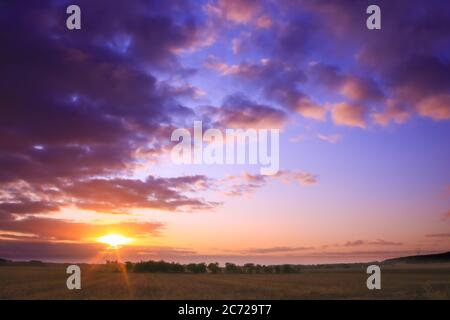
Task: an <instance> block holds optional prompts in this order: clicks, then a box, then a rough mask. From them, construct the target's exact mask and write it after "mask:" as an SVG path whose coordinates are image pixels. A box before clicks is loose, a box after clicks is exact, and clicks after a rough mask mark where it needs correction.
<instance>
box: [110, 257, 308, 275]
mask: <svg viewBox="0 0 450 320" xmlns="http://www.w3.org/2000/svg"><path fill="white" fill-rule="evenodd" d="M107 264H110V265H114V264H115V265H117V268H116V271H120V269H121V268H120V267H122V266H120V263H119V262H117V261H107ZM124 267H125V268H126V270H127V271H128V272H137V273H138V272H162V273H233V274H239V273H243V274H254V273H255V274H257V273H274V274H277V273H278V274H283V273H299V272H300V266H298V265H292V264H281V265H260V264H254V263H246V264H244V265H237V264H235V263H231V262H227V263H225V265H224V266H220V265H219V263H218V262H214V263H209V264H206V263H204V262H202V263H189V264H180V263H176V262H166V261H163V260H160V261H153V260H149V261H140V262H130V261H127V262H125V264H124Z"/></svg>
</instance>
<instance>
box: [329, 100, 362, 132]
mask: <svg viewBox="0 0 450 320" xmlns="http://www.w3.org/2000/svg"><path fill="white" fill-rule="evenodd" d="M331 114H332V118H333V122H334V123H335V124H338V125H344V126H349V127H359V128H365V127H366V122H365V114H366V110H365V108H364V107H363V106H361V105H353V104H349V103H346V102H342V103H337V104H335V105H334V107H333V109H332V112H331Z"/></svg>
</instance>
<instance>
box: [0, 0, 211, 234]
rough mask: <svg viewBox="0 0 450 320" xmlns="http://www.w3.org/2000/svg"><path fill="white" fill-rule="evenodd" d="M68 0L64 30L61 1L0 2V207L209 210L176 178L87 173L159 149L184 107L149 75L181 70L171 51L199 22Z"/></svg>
mask: <svg viewBox="0 0 450 320" xmlns="http://www.w3.org/2000/svg"><path fill="white" fill-rule="evenodd" d="M77 4H78V5H79V6H80V7H81V8H82V29H81V30H79V31H69V30H67V29H66V24H65V19H66V18H67V14H66V6H67V2H66V1H45V2H29V1H10V2H6V3H2V4H1V10H0V38H1V42H2V49H1V50H0V64H1V70H2V71H1V76H0V136H1V138H0V187H1V188H2V189H3V190H5V193H4V194H3V195H1V198H0V201H1V204H0V210H1V212H2V214H25V213H27V214H33V213H45V211H47V212H51V211H55V210H57V209H58V208H59V207H62V206H64V205H66V204H69V205H75V206H78V207H82V208H90V209H100V208H102V209H105V210H111V211H117V210H122V209H125V208H129V207H131V206H142V207H145V208H158V209H167V210H177V209H179V208H182V207H183V208H186V207H191V208H204V207H208V208H210V205H212V203H206V202H204V201H202V200H200V199H197V198H192V199H191V198H190V197H188V196H185V195H184V194H183V192H184V191H186V183H185V182H184V181H183V180H182V179H181V178H180V179H163V178H153V177H149V178H148V179H147V180H146V181H140V180H127V179H116V180H102V179H99V178H96V179H92V178H93V177H99V176H112V175H114V176H116V175H117V174H120V173H126V172H128V170H130V169H132V168H133V165H134V164H135V162H136V160H142V156H153V157H154V156H156V155H158V153H161V152H162V151H163V150H164V148H165V145H167V144H168V143H169V141H168V139H169V137H170V134H169V133H168V132H170V131H171V129H172V128H173V127H174V126H176V125H177V123H180V121H182V120H180V119H187V117H189V116H192V115H194V113H193V111H192V110H191V109H189V108H188V107H185V106H183V105H181V104H180V103H179V102H178V101H177V97H178V96H181V95H186V94H189V92H186V90H182V91H180V90H179V88H178V89H177V88H172V87H171V86H170V85H169V84H167V83H165V82H163V81H159V80H158V79H157V78H156V77H155V76H154V75H153V74H152V73H155V72H156V70H157V71H158V72H160V73H161V72H166V73H168V74H170V73H172V72H178V71H180V72H181V73H183V72H184V70H182V69H181V67H180V65H179V64H178V62H177V56H176V52H178V51H180V50H184V49H191V48H193V47H194V46H196V44H197V41H198V32H197V31H198V29H199V25H198V24H197V22H196V21H195V19H193V17H192V16H190V11H191V10H189V9H188V8H189V4H187V3H186V2H185V1H164V2H162V1H141V0H135V1H114V2H110V1H96V2H95V3H94V2H92V1H78V2H77ZM138 157H141V158H140V159H137V158H138ZM183 179H188V180H189V179H190V180H189V181H191V182H193V183H195V181H192V179H193V178H192V177H186V178H183ZM19 185H20V186H19ZM24 185H26V187H24ZM83 190H89V192H83ZM105 196H107V197H108V198H103V199H102V198H101V197H105ZM11 198H12V199H11ZM32 199H33V200H32ZM105 199H108V204H106V203H105V201H106V200H105ZM0 227H1V226H0Z"/></svg>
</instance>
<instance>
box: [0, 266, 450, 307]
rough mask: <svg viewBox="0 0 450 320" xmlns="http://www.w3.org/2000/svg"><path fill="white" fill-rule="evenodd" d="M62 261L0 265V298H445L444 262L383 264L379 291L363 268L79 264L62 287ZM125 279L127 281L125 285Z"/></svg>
mask: <svg viewBox="0 0 450 320" xmlns="http://www.w3.org/2000/svg"><path fill="white" fill-rule="evenodd" d="M66 277H67V275H66V273H65V268H64V267H63V266H62V265H55V266H47V267H16V266H15V267H0V299H392V298H396V299H450V267H449V266H443V265H441V266H438V265H437V266H434V267H433V266H431V267H430V266H429V265H428V266H426V267H423V266H415V267H414V266H410V265H408V266H390V267H384V268H382V278H381V279H382V290H374V291H369V290H368V289H367V288H366V279H367V275H366V273H365V270H364V269H361V268H354V269H345V270H344V269H330V270H323V269H322V270H307V271H305V272H303V273H300V274H290V275H289V274H285V275H283V274H279V275H277V274H270V275H263V274H254V275H244V274H237V275H232V274H217V275H213V274H198V275H194V274H148V273H147V274H136V273H132V274H129V275H128V281H127V280H126V277H125V275H123V274H121V273H112V272H109V271H102V270H100V269H98V268H93V267H89V266H86V267H83V271H82V289H81V290H73V291H70V290H68V289H67V288H66V284H65V283H66ZM127 283H128V284H127Z"/></svg>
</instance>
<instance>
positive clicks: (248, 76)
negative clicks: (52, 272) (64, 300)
mask: <svg viewBox="0 0 450 320" xmlns="http://www.w3.org/2000/svg"><path fill="white" fill-rule="evenodd" d="M71 4H76V5H78V6H79V7H80V9H81V29H80V30H69V29H67V27H66V19H67V18H68V16H69V15H68V14H67V13H66V8H67V7H68V6H69V5H71ZM371 4H376V5H378V6H379V7H380V9H381V29H380V30H369V29H368V28H367V27H366V19H367V18H368V16H369V15H368V14H367V13H366V9H367V7H368V6H369V5H371ZM449 21H450V3H449V2H448V1H444V0H442V1H440V0H429V1H411V0H409V1H406V0H405V1H404V0H398V1H387V0H377V1H364V0H361V1H333V0H331V1H320V0H318V1H312V0H298V1H289V0H280V1H275V0H266V1H256V0H227V1H224V0H207V1H181V0H167V1H152V0H150V1H144V0H132V1H130V0H127V1H123V0H118V1H106V0H97V1H88V0H85V1H83V0H81V1H65V0H47V1H23V0H17V1H2V2H1V3H0V43H1V46H0V258H6V259H14V260H28V259H39V260H45V261H64V262H103V261H104V260H105V259H110V258H111V257H112V258H114V257H117V256H119V257H120V259H122V260H132V261H139V260H148V259H164V260H166V261H178V262H191V261H198V262H200V261H205V262H212V261H218V262H220V263H224V262H227V261H230V262H236V263H246V262H254V263H264V264H273V263H298V264H302V263H308V264H309V263H332V262H357V261H361V262H363V261H373V260H382V259H386V258H390V257H397V256H403V255H414V254H418V253H428V252H430V253H431V252H441V251H446V250H447V251H448V250H449V249H450V170H449V169H450V168H449V163H450V144H449V140H450V125H449V120H450V23H449ZM194 121H202V123H203V125H204V126H205V128H216V129H219V130H225V129H227V128H242V129H279V130H280V143H279V145H280V149H279V159H280V168H279V169H280V170H279V171H278V173H277V174H275V175H262V174H261V173H260V170H259V169H260V167H259V165H252V164H236V165H220V164H212V165H206V164H197V165H195V164H191V165H189V164H181V165H180V164H175V163H173V161H172V160H171V150H172V149H173V147H174V142H173V141H171V134H172V132H173V131H174V130H176V129H180V128H186V129H188V130H190V131H192V128H193V124H194ZM109 234H119V235H121V236H123V237H126V238H128V239H129V240H130V242H129V243H128V244H126V245H123V246H120V247H116V248H113V247H111V246H108V245H107V244H104V243H101V242H100V241H99V238H100V237H103V236H105V235H109Z"/></svg>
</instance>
